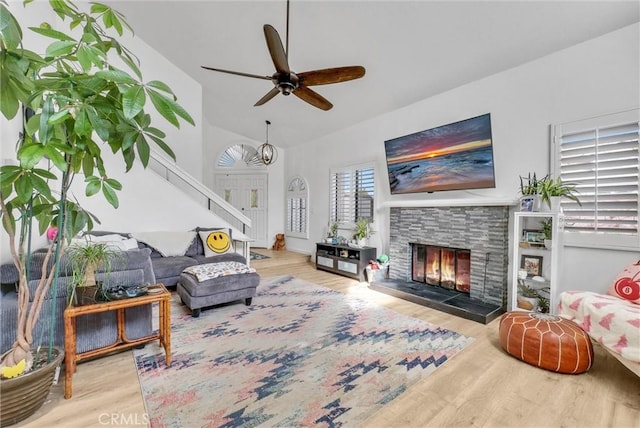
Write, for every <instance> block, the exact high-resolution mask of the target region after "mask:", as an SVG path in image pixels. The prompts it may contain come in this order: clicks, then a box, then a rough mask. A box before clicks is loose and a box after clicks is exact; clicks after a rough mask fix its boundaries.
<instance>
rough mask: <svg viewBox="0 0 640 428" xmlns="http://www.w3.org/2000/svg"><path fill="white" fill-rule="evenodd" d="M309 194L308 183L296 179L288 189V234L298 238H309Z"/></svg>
mask: <svg viewBox="0 0 640 428" xmlns="http://www.w3.org/2000/svg"><path fill="white" fill-rule="evenodd" d="M307 203H308V193H307V185H306V182H305V181H304V180H303V179H302V178H298V177H297V178H294V179H293V180H291V182H290V183H289V187H288V188H287V229H286V234H287V235H288V236H293V237H297V238H308V234H307Z"/></svg>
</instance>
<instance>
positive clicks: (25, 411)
mask: <svg viewBox="0 0 640 428" xmlns="http://www.w3.org/2000/svg"><path fill="white" fill-rule="evenodd" d="M42 352H46V351H42ZM56 353H57V354H56ZM53 355H54V359H53V360H52V361H51V362H50V363H48V364H46V365H44V366H42V367H38V368H36V369H35V370H31V371H30V372H29V373H27V374H24V375H21V376H18V377H15V378H12V379H2V380H0V426H2V427H6V426H9V425H13V424H16V423H18V422H20V421H22V420H24V419H27V418H28V417H29V416H31V415H33V414H34V413H35V412H36V411H37V410H38V409H39V408H40V407H41V406H42V404H43V403H44V400H45V399H46V398H47V396H48V395H49V391H50V390H51V387H52V386H53V378H54V376H55V373H56V369H57V368H58V367H59V366H60V364H62V360H63V359H64V352H63V351H62V349H60V348H54V349H53Z"/></svg>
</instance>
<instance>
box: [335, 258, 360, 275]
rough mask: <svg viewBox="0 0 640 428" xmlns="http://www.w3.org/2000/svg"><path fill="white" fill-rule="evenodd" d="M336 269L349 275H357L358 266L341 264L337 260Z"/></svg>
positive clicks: (347, 263) (340, 261)
mask: <svg viewBox="0 0 640 428" xmlns="http://www.w3.org/2000/svg"><path fill="white" fill-rule="evenodd" d="M338 269H340V270H343V271H345V272H349V273H354V274H357V273H358V265H357V264H355V263H349V262H343V261H342V260H338Z"/></svg>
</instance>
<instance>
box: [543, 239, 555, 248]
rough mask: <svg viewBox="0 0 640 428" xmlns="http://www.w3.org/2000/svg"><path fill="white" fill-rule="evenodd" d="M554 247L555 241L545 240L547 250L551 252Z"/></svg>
mask: <svg viewBox="0 0 640 428" xmlns="http://www.w3.org/2000/svg"><path fill="white" fill-rule="evenodd" d="M552 245H553V241H552V240H551V239H545V240H544V248H546V249H547V250H550V249H551V246H552Z"/></svg>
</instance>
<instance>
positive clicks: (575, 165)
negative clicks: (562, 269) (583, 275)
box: [554, 110, 640, 243]
mask: <svg viewBox="0 0 640 428" xmlns="http://www.w3.org/2000/svg"><path fill="white" fill-rule="evenodd" d="M639 128H640V126H639V121H638V111H637V110H634V111H631V112H624V113H620V114H614V115H607V116H602V117H598V118H594V119H587V120H583V121H578V122H571V123H567V124H561V125H556V126H555V127H554V137H555V152H556V153H555V159H554V160H555V173H556V175H557V176H559V177H560V178H561V179H562V180H563V181H565V182H570V183H574V184H575V185H576V189H577V190H578V191H579V194H578V195H577V196H578V197H579V199H580V202H581V203H582V205H579V204H578V203H576V202H573V201H569V200H567V199H563V201H562V210H563V211H564V214H565V230H566V231H567V232H574V233H583V234H586V233H591V234H594V233H602V234H617V235H627V236H628V237H637V236H638V232H639V223H638V211H639V202H638V195H639V191H638V190H639V188H640V177H639V176H640V161H639V159H640V155H639V154H640V146H639V144H638V140H639V138H638V137H639V132H640V130H639ZM635 242H636V243H637V242H638V241H637V240H635Z"/></svg>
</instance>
